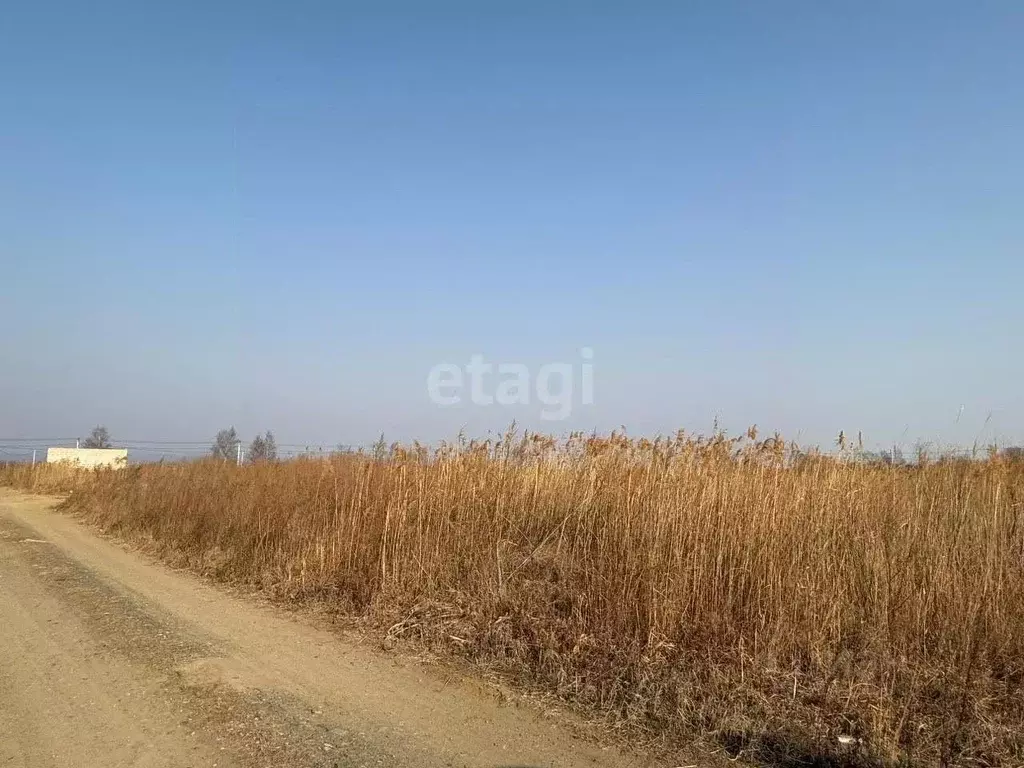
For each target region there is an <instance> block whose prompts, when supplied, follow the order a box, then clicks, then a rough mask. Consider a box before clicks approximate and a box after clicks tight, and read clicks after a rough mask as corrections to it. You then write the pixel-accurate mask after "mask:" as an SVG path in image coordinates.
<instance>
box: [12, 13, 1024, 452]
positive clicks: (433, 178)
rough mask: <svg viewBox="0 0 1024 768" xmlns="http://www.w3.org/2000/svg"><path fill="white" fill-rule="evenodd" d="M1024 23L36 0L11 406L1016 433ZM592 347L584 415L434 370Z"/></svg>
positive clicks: (19, 90)
mask: <svg viewBox="0 0 1024 768" xmlns="http://www.w3.org/2000/svg"><path fill="white" fill-rule="evenodd" d="M428 6H429V7H428ZM1021 39H1024V7H1022V6H1021V5H1020V4H1019V3H1017V2H1009V1H1008V2H1002V3H1000V2H978V3H951V2H900V3H880V2H879V3H845V4H837V3H828V4H823V3H816V2H779V3H771V4H768V3H753V2H738V3H728V2H717V3H711V2H708V3H641V4H636V3H631V4H625V3H622V4H617V5H613V4H604V3H531V2H526V3H515V4H513V3H460V4H452V3H431V4H419V3H417V4H409V5H402V4H395V3H373V4H371V3H359V4H355V3H303V2H297V3H288V4H284V3H281V4H275V5H271V4H264V3H252V2H246V3H236V2H231V3H203V4H194V3H174V4H158V3H153V4H149V3H127V2H125V3H108V2H97V3H91V4H80V3H76V4H60V3H51V2H45V0H44V2H40V3H31V4H30V3H21V4H18V5H17V6H12V7H10V8H8V9H6V11H5V19H4V23H3V25H2V26H0V73H2V74H0V82H2V94H3V119H2V121H0V265H2V266H0V311H2V313H3V314H2V316H3V320H4V322H3V327H4V332H3V334H2V336H0V354H2V360H3V365H4V371H3V373H4V375H3V377H2V379H0V433H3V434H0V437H18V436H21V437H48V436H52V435H62V436H63V435H67V434H72V435H73V434H79V433H84V432H86V431H87V430H88V428H89V427H91V426H92V425H93V424H95V423H104V424H106V425H107V426H108V427H109V428H110V430H111V432H112V433H113V434H114V436H115V437H118V436H121V437H123V438H134V439H167V440H193V439H205V438H206V437H208V436H211V435H212V434H213V433H214V432H216V430H217V429H219V428H220V427H222V426H226V425H229V424H234V425H235V426H236V427H238V429H239V431H240V432H241V433H242V434H243V436H246V437H248V436H251V435H252V434H254V433H255V432H256V431H258V430H264V429H273V430H274V431H275V432H276V433H277V434H278V436H279V439H281V440H282V441H285V442H303V443H304V442H309V443H324V444H334V443H338V442H346V443H363V442H369V441H372V440H373V439H374V438H375V437H376V436H377V435H379V434H380V433H381V432H384V433H385V434H386V435H387V436H388V437H389V438H394V439H410V438H414V437H418V438H421V439H426V440H436V439H439V438H442V437H447V436H451V435H453V434H455V433H456V432H458V431H459V430H460V429H462V428H464V429H466V430H467V431H468V432H469V433H470V434H477V435H479V434H483V433H486V432H487V430H489V429H499V428H501V427H502V426H503V425H505V424H507V423H508V422H510V421H511V420H512V419H517V420H518V421H519V422H520V423H522V424H524V425H526V426H528V427H531V428H535V427H540V428H544V429H546V430H548V431H554V432H564V431H567V430H570V429H592V428H598V429H601V430H608V429H612V428H615V427H617V426H619V425H625V426H626V427H627V428H628V429H629V430H630V431H631V432H633V433H637V434H639V433H645V434H647V433H655V432H664V431H674V430H675V429H676V428H678V427H686V428H689V429H694V430H703V431H706V430H708V429H710V428H711V426H712V424H713V423H714V420H715V419H716V417H717V419H718V420H719V423H721V424H722V425H724V426H725V427H727V428H729V429H730V430H732V431H734V432H735V431H741V430H742V429H744V428H745V427H746V426H747V425H749V424H750V423H757V424H759V425H760V427H761V428H762V429H763V430H768V431H771V430H775V429H778V430H781V431H782V432H783V433H784V434H786V435H787V436H789V437H792V438H799V439H801V440H802V441H805V442H811V443H822V444H825V443H828V442H830V441H831V440H832V439H833V438H834V436H835V434H836V433H837V432H838V431H839V430H840V429H844V430H846V431H847V432H848V433H855V432H856V431H857V430H863V431H864V434H865V437H866V440H867V442H868V444H869V445H881V444H889V443H892V442H894V441H897V442H903V443H905V444H908V445H909V444H911V443H912V442H913V441H914V440H917V439H924V440H935V441H939V442H943V443H959V444H965V445H969V444H970V443H972V442H973V441H974V440H976V439H980V440H981V441H983V442H984V441H988V440H992V439H998V440H1001V441H1004V442H1019V441H1024V397H1022V395H1021V392H1022V387H1021V380H1022V378H1024V362H1022V355H1021V351H1022V350H1021V343H1020V329H1021V328H1022V327H1024V309H1022V303H1021V289H1022V287H1024V259H1022V246H1024V142H1022V140H1021V136H1022V129H1024V89H1022V88H1021V82H1022V80H1024V46H1021V44H1020V40H1021ZM583 347H589V348H591V349H593V351H594V360H593V364H594V379H595V402H594V404H593V405H592V406H582V405H580V406H579V407H576V408H574V409H573V412H572V416H571V418H569V419H567V420H566V421H564V422H547V423H545V422H542V421H541V420H540V419H539V406H538V404H537V403H536V402H534V403H532V404H531V405H529V406H516V407H508V406H506V407H499V406H492V407H483V406H474V405H471V404H468V403H463V404H462V405H458V406H454V407H449V408H442V407H439V406H437V405H434V404H433V403H432V402H431V401H430V399H429V398H428V395H427V388H426V379H427V375H428V372H429V370H430V368H431V367H432V366H433V365H435V364H437V363H441V362H451V363H457V364H465V363H466V362H468V361H469V359H470V356H471V355H473V354H481V355H483V356H484V357H485V358H486V359H487V360H489V361H493V362H496V363H497V362H511V363H523V364H525V365H527V366H530V370H531V371H534V370H536V369H537V367H538V366H539V365H541V364H543V363H546V362H555V361H559V362H565V363H578V362H579V361H580V355H579V350H580V349H581V348H583Z"/></svg>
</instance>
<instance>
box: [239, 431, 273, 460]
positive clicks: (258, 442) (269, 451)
mask: <svg viewBox="0 0 1024 768" xmlns="http://www.w3.org/2000/svg"><path fill="white" fill-rule="evenodd" d="M246 458H247V459H248V460H249V461H251V462H254V463H255V462H259V461H277V442H276V441H275V440H274V433H273V432H271V431H269V430H268V431H267V434H265V435H256V437H255V438H253V441H252V442H251V443H249V450H248V452H247V453H246Z"/></svg>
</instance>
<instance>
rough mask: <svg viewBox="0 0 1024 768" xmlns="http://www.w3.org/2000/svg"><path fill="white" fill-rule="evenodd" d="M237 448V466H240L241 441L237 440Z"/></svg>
mask: <svg viewBox="0 0 1024 768" xmlns="http://www.w3.org/2000/svg"><path fill="white" fill-rule="evenodd" d="M236 447H237V448H238V466H242V441H241V440H239V441H238V444H237V446H236Z"/></svg>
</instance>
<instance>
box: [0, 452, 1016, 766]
mask: <svg viewBox="0 0 1024 768" xmlns="http://www.w3.org/2000/svg"><path fill="white" fill-rule="evenodd" d="M18 472H21V473H22V475H18V474H17V473H18ZM0 480H5V481H6V482H8V483H9V484H12V483H13V484H18V485H21V486H22V487H28V486H29V485H30V484H31V483H36V487H37V488H43V489H45V490H54V489H55V488H63V489H65V490H74V493H72V495H71V497H70V500H69V502H68V503H67V507H68V508H69V509H71V510H74V511H76V512H78V513H80V514H83V515H85V516H87V517H88V518H89V519H90V520H92V521H94V522H96V523H98V524H100V525H101V526H102V527H103V528H105V529H106V530H108V531H113V532H116V533H118V534H120V535H123V536H126V537H129V538H134V539H135V540H137V541H138V540H141V541H144V542H145V543H146V544H147V545H148V546H150V547H152V548H154V549H155V550H156V551H158V552H159V553H160V554H161V555H162V556H164V557H165V558H168V559H170V560H172V561H175V562H177V563H179V564H184V565H187V566H189V567H191V568H194V569H196V570H198V571H201V572H204V573H206V574H208V575H211V576H213V577H216V578H219V579H223V580H226V581H229V582H232V583H238V584H249V585H255V586H259V587H261V588H265V589H267V590H269V591H272V592H273V593H275V594H277V595H279V596H281V597H284V598H287V599H294V600H327V601H329V602H330V603H332V604H334V605H336V606H338V607H339V609H341V610H344V611H347V612H352V613H357V614H361V615H367V616H371V617H373V618H374V619H376V620H377V621H379V622H381V623H382V626H384V627H390V633H391V635H392V636H402V635H404V636H406V637H414V638H415V639H416V640H417V641H418V642H428V643H431V644H432V645H434V646H435V647H443V648H446V649H451V650H453V651H455V652H458V653H460V654H464V655H467V656H469V657H471V658H474V659H477V660H479V661H482V662H487V663H491V664H495V663H496V664H500V665H503V666H504V667H505V668H507V669H509V670H512V671H518V672H520V673H522V674H524V675H528V676H529V677H530V678H531V679H532V681H533V682H534V683H535V684H541V685H544V686H547V687H549V688H551V689H554V690H555V691H557V693H558V694H559V695H561V696H563V697H565V698H567V699H570V700H572V701H574V702H576V703H579V704H580V705H583V706H586V707H590V708H596V709H598V710H600V711H602V712H604V713H605V714H606V715H608V716H609V718H610V719H611V720H612V721H618V722H620V723H625V722H628V723H633V724H636V725H638V726H640V727H644V728H647V729H649V730H651V731H654V732H658V733H662V734H665V735H667V736H669V737H672V738H676V737H678V738H691V737H694V736H698V737H701V738H703V739H707V740H713V741H716V742H717V743H720V744H724V745H725V746H726V747H727V748H729V749H730V750H731V751H736V752H744V753H745V754H746V755H747V756H750V757H754V758H755V759H758V760H762V761H769V762H772V761H773V762H775V763H778V764H797V763H794V762H792V761H794V760H800V759H816V760H819V761H821V762H819V764H846V763H849V764H858V763H863V764H869V763H872V762H878V763H896V762H897V761H902V762H904V763H911V764H916V763H920V764H954V763H962V764H967V763H968V762H970V764H973V765H979V764H981V765H996V764H1010V763H1016V764H1022V763H1024V704H1022V693H1024V465H1022V464H1021V463H1014V462H1005V461H1001V460H1000V458H999V457H998V456H992V457H990V458H989V459H988V460H983V461H940V462H933V463H927V462H922V463H921V464H916V465H913V466H885V465H881V464H869V463H864V462H859V461H852V460H842V459H836V458H829V457H823V456H815V455H806V454H800V453H798V452H796V451H794V450H793V448H792V447H788V446H785V445H784V444H783V443H782V442H781V441H780V440H778V439H774V438H773V439H769V440H765V441H760V442H758V441H757V440H756V434H755V433H753V432H751V433H750V435H749V437H748V438H747V439H745V440H731V439H726V438H724V437H721V436H717V437H713V438H709V439H704V438H690V437H687V436H685V435H679V436H677V437H676V438H673V439H663V440H658V441H653V442H652V441H646V440H629V439H627V438H625V437H623V436H617V435H613V436H611V437H608V438H587V437H584V436H580V435H576V436H573V437H572V438H571V439H570V440H568V441H567V442H563V443H556V442H555V441H553V440H551V439H549V438H544V437H539V436H526V437H516V436H515V435H513V434H509V435H506V436H505V437H504V438H503V439H501V440H499V441H497V442H484V443H469V444H458V445H452V446H443V447H442V448H441V449H440V450H437V451H428V450H426V449H424V448H422V447H420V446H413V447H411V448H402V447H399V446H395V447H393V448H392V449H391V450H390V451H388V452H387V453H386V455H381V456H376V457H370V456H358V455H357V456H338V457H335V458H333V459H330V460H303V459H299V460H295V461H290V462H284V463H272V464H261V465H256V466H246V467H236V466H234V465H232V464H229V463H221V462H215V461H202V462H196V463H190V464H171V465H151V466H138V467H134V468H131V469H129V470H122V471H107V472H100V473H80V474H79V475H76V476H74V477H72V478H69V477H67V476H64V477H61V478H53V477H51V476H50V475H49V474H48V470H46V469H45V468H44V469H38V468H37V470H35V472H34V474H33V473H31V472H28V473H26V470H12V469H7V470H4V471H2V472H0ZM787 761H788V762H787ZM828 761H832V763H829V762H828Z"/></svg>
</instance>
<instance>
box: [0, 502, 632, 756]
mask: <svg viewBox="0 0 1024 768" xmlns="http://www.w3.org/2000/svg"><path fill="white" fill-rule="evenodd" d="M52 501H53V500H46V499H42V498H40V497H31V496H26V495H22V494H18V493H15V492H12V491H7V490H0V765H3V766H5V768H8V767H10V768H37V767H40V768H41V767H42V766H47V767H49V766H57V767H60V768H63V767H64V766H67V767H68V768H72V767H74V768H91V767H92V766H96V767H97V768H99V767H100V766H102V768H115V767H116V766H146V767H147V768H148V767H150V766H153V767H156V766H160V767H165V766H166V767H170V766H175V767H184V766H188V767H191V766H220V767H221V768H227V767H228V766H268V767H269V766H275V768H276V767H277V766H337V767H338V768H350V767H355V766H374V767H376V766H422V767H423V768H434V766H473V767H474V768H475V767H477V766H481V767H483V766H486V768H496V767H497V766H559V767H560V768H584V766H586V767H587V768H604V767H606V766H608V767H610V766H617V767H621V766H641V765H646V764H647V763H644V762H642V761H640V760H638V759H636V758H632V757H630V756H627V755H625V754H623V753H621V752H619V751H617V750H614V749H601V748H598V747H596V746H593V745H590V744H586V743H583V742H581V741H579V740H577V739H576V738H574V737H573V736H571V735H570V734H569V733H568V732H567V731H566V730H565V729H564V728H563V726H562V725H561V724H560V723H559V722H558V718H557V717H555V718H553V717H550V716H546V715H544V714H542V713H540V712H538V711H535V710H534V709H532V708H530V707H526V706H516V705H513V704H509V703H508V702H506V701H504V700H503V698H502V697H501V696H499V695H498V694H496V693H495V692H494V691H493V690H490V689H488V688H487V687H486V686H485V685H483V684H474V683H473V682H471V681H469V680H467V679H466V678H464V677H462V676H460V675H454V674H452V673H445V672H443V671H440V670H436V669H432V668H429V667H427V666H425V665H422V664H420V663H418V662H416V661H414V660H410V659H404V658H401V657H396V656H395V655H391V654H386V653H384V652H382V651H377V650H374V649H371V648H368V647H366V646H365V645H361V644H360V643H359V642H358V640H357V639H352V638H346V637H344V636H342V635H340V634H339V633H337V632H330V631H327V630H324V629H319V628H317V627H315V626H313V625H312V624H311V623H308V622H306V621H304V620H299V619H295V618H291V617H288V616H285V615H283V614H281V613H280V612H279V611H277V610H275V609H274V608H272V607H268V606H261V605H258V604H256V603H255V602H252V601H249V600H245V599H242V598H238V597H234V596H231V595H228V594H226V593H225V592H223V591H220V590H218V589H216V588H214V587H211V586H208V585H206V584H204V583H203V582H201V581H200V580H198V579H196V578H194V577H192V576H191V575H188V574H183V573H180V572H177V571H173V570H170V569H168V568H166V567H164V566H162V565H160V564H156V563H153V562H151V561H149V560H147V559H146V558H144V557H142V556H140V555H138V554H136V553H133V552H130V551H127V550H126V549H124V548H122V547H121V546H119V545H117V544H116V543H113V542H110V541H107V540H105V539H103V538H100V537H98V536H97V535H96V534H95V533H93V532H92V531H91V530H90V529H88V528H86V527H85V526H83V525H82V524H80V523H78V522H76V521H75V520H73V519H70V518H68V517H66V516H62V515H60V514H58V513H55V512H53V511H51V508H50V505H51V504H52Z"/></svg>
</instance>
